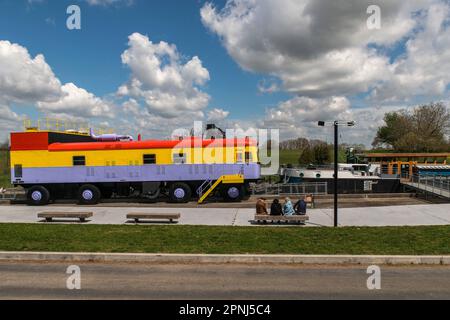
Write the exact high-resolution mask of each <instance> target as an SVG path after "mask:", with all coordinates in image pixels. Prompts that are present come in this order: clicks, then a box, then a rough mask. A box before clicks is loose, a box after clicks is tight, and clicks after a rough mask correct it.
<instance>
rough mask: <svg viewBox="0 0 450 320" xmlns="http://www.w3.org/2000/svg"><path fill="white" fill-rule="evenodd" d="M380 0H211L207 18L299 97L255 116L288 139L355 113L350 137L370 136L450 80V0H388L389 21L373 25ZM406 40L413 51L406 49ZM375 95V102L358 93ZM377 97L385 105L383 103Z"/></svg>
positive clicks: (241, 58) (439, 93)
mask: <svg viewBox="0 0 450 320" xmlns="http://www.w3.org/2000/svg"><path fill="white" fill-rule="evenodd" d="M372 4H375V3H373V1H370V0H335V1H328V0H228V1H227V3H226V6H225V7H224V8H223V9H218V8H216V7H215V6H214V5H212V4H210V3H207V4H205V5H204V6H203V7H202V9H201V12H200V13H201V18H202V22H203V24H204V25H205V26H206V27H207V28H208V29H209V30H210V31H212V32H213V33H214V34H216V35H218V36H219V38H220V40H221V42H222V44H223V46H224V47H225V48H226V50H227V52H228V53H229V55H230V56H231V57H232V58H233V59H234V60H235V61H236V63H238V64H239V66H241V68H243V69H244V70H247V71H251V72H255V73H258V74H262V75H263V76H269V77H271V78H272V79H276V80H278V81H279V83H278V82H277V81H276V80H274V81H272V82H270V83H267V82H266V81H265V80H263V81H262V82H260V83H259V84H258V89H259V91H260V92H262V93H272V92H274V91H276V90H277V89H279V90H282V91H285V92H288V93H291V94H293V95H295V97H293V98H291V99H288V100H287V101H285V102H280V103H279V105H278V106H276V107H273V108H269V109H268V110H267V111H266V115H265V117H263V118H262V119H260V120H256V121H255V122H259V124H260V125H262V126H269V127H279V128H280V129H281V135H282V136H283V137H285V138H289V137H296V136H307V137H314V136H316V137H322V138H323V132H324V131H323V130H322V131H320V130H319V129H318V128H317V121H318V120H329V121H331V120H335V119H346V120H347V119H348V120H351V119H354V120H356V121H357V122H358V126H357V127H355V128H351V129H349V130H345V132H347V133H346V135H347V137H348V138H349V139H350V140H352V141H348V142H359V141H362V142H364V143H365V144H366V145H370V143H371V142H372V139H373V137H374V135H375V132H376V129H377V128H378V126H379V125H381V124H382V122H383V121H382V119H383V116H384V113H385V112H387V111H393V110H399V109H401V108H405V107H408V106H409V105H414V104H415V102H416V101H418V98H420V97H427V98H428V99H429V100H443V99H446V98H447V97H448V90H447V88H448V86H449V84H450V73H449V72H448V70H450V32H449V25H450V9H449V2H448V1H446V0H413V1H394V0H381V1H378V2H377V3H376V4H377V5H379V6H380V8H381V19H382V20H381V29H380V30H369V28H367V24H366V22H367V18H368V17H369V15H368V14H367V13H366V9H367V8H368V6H369V5H372ZM403 44H405V50H402V47H403ZM366 95H367V97H368V98H367V103H368V104H369V106H367V107H363V108H353V107H352V106H351V105H350V103H349V100H350V99H352V98H354V97H357V100H359V101H361V97H364V96H366ZM373 106H382V107H377V108H374V107H373Z"/></svg>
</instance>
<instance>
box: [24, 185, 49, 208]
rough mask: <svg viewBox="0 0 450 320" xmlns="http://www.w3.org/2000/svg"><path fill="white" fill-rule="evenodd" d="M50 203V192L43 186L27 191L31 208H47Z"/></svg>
mask: <svg viewBox="0 0 450 320" xmlns="http://www.w3.org/2000/svg"><path fill="white" fill-rule="evenodd" d="M49 201H50V192H49V191H48V189H47V188H45V187H43V186H34V187H31V188H30V189H28V190H27V202H28V205H30V206H45V205H47V204H48V202H49Z"/></svg>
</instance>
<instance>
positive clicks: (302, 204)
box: [294, 197, 307, 215]
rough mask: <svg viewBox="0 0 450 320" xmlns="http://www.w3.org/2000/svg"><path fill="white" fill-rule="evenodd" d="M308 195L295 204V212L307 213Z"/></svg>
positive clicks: (299, 213)
mask: <svg viewBox="0 0 450 320" xmlns="http://www.w3.org/2000/svg"><path fill="white" fill-rule="evenodd" d="M306 207H307V205H306V197H304V198H302V199H300V200H298V201H297V203H296V204H295V205H294V210H295V213H296V214H298V215H305V214H306Z"/></svg>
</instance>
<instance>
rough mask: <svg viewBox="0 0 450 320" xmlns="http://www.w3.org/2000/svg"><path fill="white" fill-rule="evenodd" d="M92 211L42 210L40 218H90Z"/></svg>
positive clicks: (39, 214)
mask: <svg viewBox="0 0 450 320" xmlns="http://www.w3.org/2000/svg"><path fill="white" fill-rule="evenodd" d="M92 216H93V213H92V212H40V213H38V218H90V217H92Z"/></svg>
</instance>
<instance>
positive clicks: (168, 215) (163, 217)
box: [127, 212, 181, 223]
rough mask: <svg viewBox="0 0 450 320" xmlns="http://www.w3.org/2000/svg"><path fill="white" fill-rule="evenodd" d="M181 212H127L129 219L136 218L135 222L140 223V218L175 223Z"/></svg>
mask: <svg viewBox="0 0 450 320" xmlns="http://www.w3.org/2000/svg"><path fill="white" fill-rule="evenodd" d="M180 217H181V214H179V213H139V212H135V213H129V214H127V219H128V220H134V222H136V223H139V220H166V219H167V220H169V221H170V223H173V222H174V220H178V219H180Z"/></svg>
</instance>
